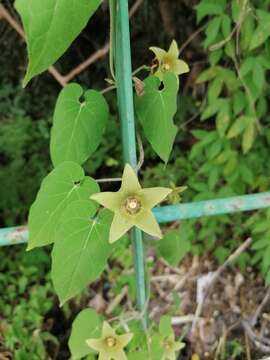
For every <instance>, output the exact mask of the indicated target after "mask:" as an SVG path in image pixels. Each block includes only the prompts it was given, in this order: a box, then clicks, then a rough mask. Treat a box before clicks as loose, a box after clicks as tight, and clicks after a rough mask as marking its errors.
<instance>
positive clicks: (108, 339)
mask: <svg viewBox="0 0 270 360" xmlns="http://www.w3.org/2000/svg"><path fill="white" fill-rule="evenodd" d="M132 337H133V334H132V333H127V334H124V335H117V334H116V333H115V330H114V329H113V328H112V327H111V326H110V324H109V323H107V322H106V321H104V323H103V327H102V335H101V338H100V339H88V340H86V344H87V345H88V346H89V347H90V348H91V349H93V350H96V351H97V352H98V353H99V357H98V360H128V358H127V356H126V354H125V351H124V348H125V347H126V346H127V344H128V343H129V342H130V341H131V339H132Z"/></svg>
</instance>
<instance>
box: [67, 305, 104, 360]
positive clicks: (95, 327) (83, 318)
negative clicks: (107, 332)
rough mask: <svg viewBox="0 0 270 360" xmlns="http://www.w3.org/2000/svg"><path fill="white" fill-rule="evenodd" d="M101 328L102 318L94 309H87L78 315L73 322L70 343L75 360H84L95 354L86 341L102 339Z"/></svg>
mask: <svg viewBox="0 0 270 360" xmlns="http://www.w3.org/2000/svg"><path fill="white" fill-rule="evenodd" d="M101 326H102V321H101V318H100V316H99V315H98V314H97V313H96V311H95V310H94V309H85V310H83V311H81V312H80V313H79V315H77V317H76V319H75V320H74V321H73V324H72V331H71V336H70V338H69V342H68V345H69V348H70V351H71V354H72V359H73V360H77V359H82V358H83V357H85V356H86V355H88V354H91V353H94V352H93V350H91V348H90V347H89V346H88V345H87V344H86V340H87V339H90V338H98V337H100V333H101Z"/></svg>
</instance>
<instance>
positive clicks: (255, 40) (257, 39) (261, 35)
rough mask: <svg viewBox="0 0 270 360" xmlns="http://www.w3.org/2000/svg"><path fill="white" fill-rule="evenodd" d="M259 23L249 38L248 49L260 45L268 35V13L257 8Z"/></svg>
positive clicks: (269, 31)
mask: <svg viewBox="0 0 270 360" xmlns="http://www.w3.org/2000/svg"><path fill="white" fill-rule="evenodd" d="M257 16H258V19H259V25H258V27H257V29H256V30H255V31H254V33H253V35H252V38H251V40H250V45H249V50H254V49H256V48H257V47H259V46H260V45H262V44H263V43H264V42H265V41H266V40H267V39H268V38H269V36H270V14H269V12H266V11H264V10H257Z"/></svg>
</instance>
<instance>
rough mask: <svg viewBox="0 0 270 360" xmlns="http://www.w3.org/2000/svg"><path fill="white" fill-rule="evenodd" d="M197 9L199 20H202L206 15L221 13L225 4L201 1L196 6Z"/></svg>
mask: <svg viewBox="0 0 270 360" xmlns="http://www.w3.org/2000/svg"><path fill="white" fill-rule="evenodd" d="M196 10H197V21H198V22H200V21H201V20H202V19H203V18H204V17H205V16H210V15H221V14H222V13H223V10H224V6H223V4H217V3H215V4H214V3H211V2H210V1H209V2H201V3H200V4H199V5H197V6H196Z"/></svg>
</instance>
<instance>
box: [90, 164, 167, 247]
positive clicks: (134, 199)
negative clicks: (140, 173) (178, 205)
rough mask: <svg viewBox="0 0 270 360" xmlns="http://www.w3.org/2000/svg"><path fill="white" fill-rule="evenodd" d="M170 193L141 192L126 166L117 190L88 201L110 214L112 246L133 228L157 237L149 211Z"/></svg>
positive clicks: (163, 191) (154, 189)
mask: <svg viewBox="0 0 270 360" xmlns="http://www.w3.org/2000/svg"><path fill="white" fill-rule="evenodd" d="M171 191H172V190H171V189H168V188H163V187H154V188H147V189H142V187H141V185H140V183H139V181H138V178H137V175H136V173H135V172H134V170H133V169H132V167H131V166H130V165H129V164H127V165H126V166H125V169H124V173H123V177H122V185H121V188H120V190H119V191H117V192H101V193H97V194H94V195H92V196H91V199H93V200H95V201H97V202H98V203H99V204H101V205H102V206H104V207H106V208H108V209H110V210H111V211H113V212H114V218H113V221H112V225H111V228H110V238H109V241H110V243H113V242H114V241H116V240H118V239H119V238H120V237H121V236H123V235H124V234H125V233H126V232H127V231H128V230H130V229H131V228H132V227H133V226H137V227H138V228H139V229H141V230H143V231H144V232H146V233H148V234H150V235H152V236H156V237H158V238H161V237H162V233H161V230H160V227H159V225H158V223H157V221H156V219H155V217H154V215H153V213H152V211H151V209H152V208H153V207H154V206H155V205H157V204H158V203H160V202H161V201H162V200H164V199H165V198H166V197H167V196H168V195H169V194H170V193H171Z"/></svg>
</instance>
